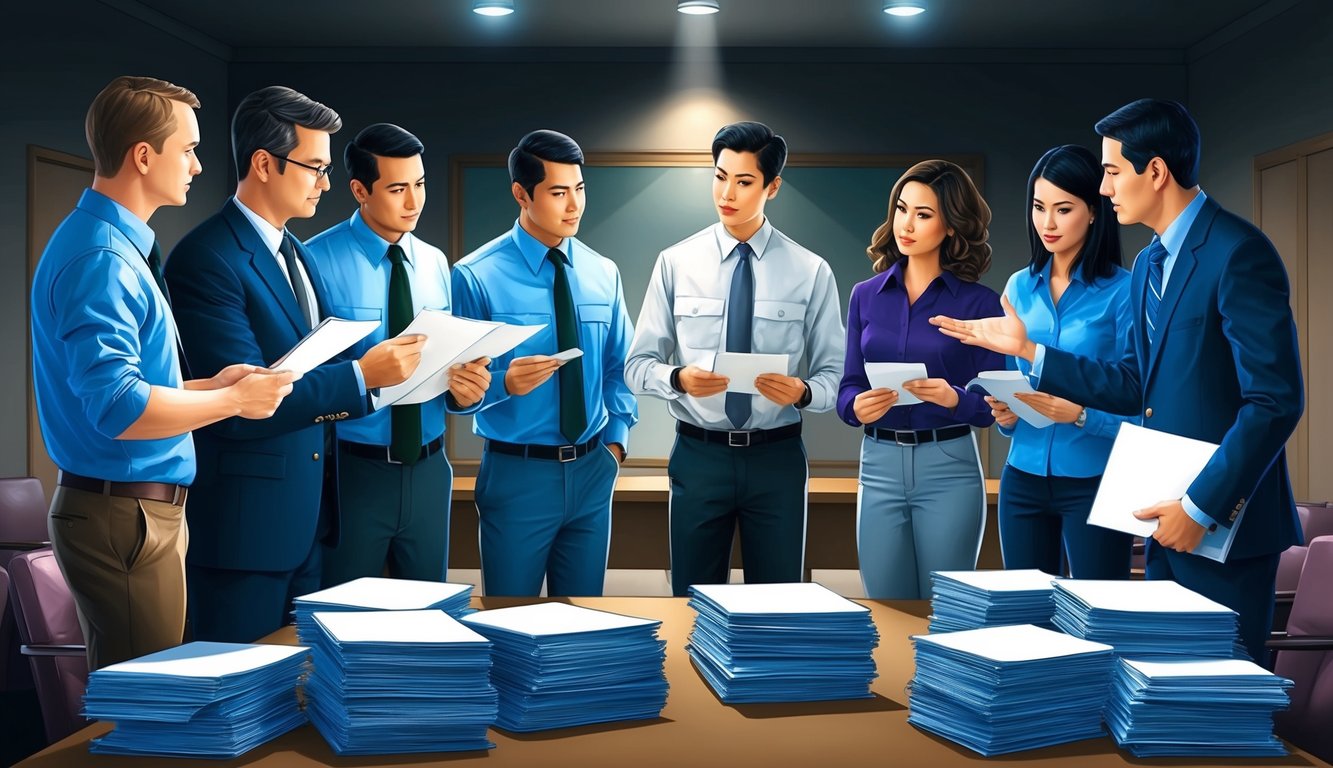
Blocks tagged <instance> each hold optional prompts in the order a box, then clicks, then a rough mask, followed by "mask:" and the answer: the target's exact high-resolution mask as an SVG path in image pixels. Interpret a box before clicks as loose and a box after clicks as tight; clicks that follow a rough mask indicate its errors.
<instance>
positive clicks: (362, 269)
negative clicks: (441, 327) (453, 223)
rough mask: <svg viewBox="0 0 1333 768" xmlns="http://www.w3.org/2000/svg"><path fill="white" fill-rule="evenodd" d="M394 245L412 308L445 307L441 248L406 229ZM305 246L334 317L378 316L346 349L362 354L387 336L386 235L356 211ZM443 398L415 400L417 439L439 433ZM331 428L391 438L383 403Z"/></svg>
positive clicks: (380, 440)
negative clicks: (403, 268) (398, 251)
mask: <svg viewBox="0 0 1333 768" xmlns="http://www.w3.org/2000/svg"><path fill="white" fill-rule="evenodd" d="M398 245H400V246H402V249H403V253H404V254H406V256H407V258H406V260H405V264H406V265H407V274H408V279H409V280H410V281H411V283H412V305H413V311H414V313H415V312H420V311H421V310H422V309H425V308H427V307H429V308H431V309H441V310H444V311H446V312H449V311H451V310H452V306H451V302H450V293H451V290H450V285H449V279H450V277H449V260H448V259H446V258H445V256H444V252H443V251H441V250H440V249H439V248H436V247H435V246H433V245H430V244H429V243H426V242H423V241H422V240H420V239H418V238H417V237H416V236H415V235H413V234H412V233H411V232H408V233H407V234H405V235H403V236H402V238H401V239H400V240H399V241H398ZM306 249H307V250H308V251H310V256H311V258H312V259H313V260H314V262H315V266H316V267H317V268H318V269H319V273H320V274H321V275H323V276H324V282H325V285H327V286H328V289H329V304H330V306H329V310H330V312H331V313H332V314H333V316H334V317H341V318H343V319H344V320H378V321H380V327H378V328H376V329H375V330H374V331H372V332H371V333H370V335H369V336H367V337H366V338H365V339H363V340H362V341H361V342H359V343H358V344H357V345H356V346H354V347H353V348H352V350H351V354H353V355H355V356H356V357H358V358H359V357H361V356H363V355H364V354H365V353H366V352H368V351H369V350H370V348H371V347H373V346H375V345H376V344H378V343H380V342H381V341H384V340H385V339H386V338H388V336H389V310H388V306H389V276H390V274H391V273H392V272H393V262H391V261H389V258H388V252H389V241H388V240H385V239H384V238H382V237H380V236H379V235H377V234H376V233H375V231H374V230H372V229H371V228H370V227H369V225H367V224H366V222H365V219H363V218H361V213H360V212H359V211H358V212H357V213H354V214H352V217H351V218H350V219H347V220H346V221H343V222H340V223H338V224H335V225H334V226H332V227H330V228H329V229H327V230H325V231H323V232H321V233H319V234H318V235H315V236H314V237H312V238H310V241H309V242H308V243H306ZM445 399H446V398H445V396H444V395H441V396H439V397H437V398H435V399H433V400H430V401H428V402H425V403H422V404H421V438H422V444H423V445H424V444H426V443H429V442H431V441H433V440H435V439H436V438H438V437H440V436H441V435H443V434H444V428H445V422H444V414H445V411H446V410H447V409H446V402H445ZM479 407H480V403H478V404H477V405H475V406H473V407H472V408H468V409H461V410H458V411H455V412H457V413H471V412H472V411H474V410H476V409H477V408H479ZM336 429H337V431H338V437H339V438H340V439H343V440H350V441H352V442H354V443H368V444H370V445H385V446H387V445H389V444H390V442H392V434H393V424H392V419H391V418H390V416H389V411H388V409H384V410H380V411H375V412H373V413H370V414H368V415H366V416H363V417H361V418H359V419H351V420H347V421H340V422H338V424H337V425H336Z"/></svg>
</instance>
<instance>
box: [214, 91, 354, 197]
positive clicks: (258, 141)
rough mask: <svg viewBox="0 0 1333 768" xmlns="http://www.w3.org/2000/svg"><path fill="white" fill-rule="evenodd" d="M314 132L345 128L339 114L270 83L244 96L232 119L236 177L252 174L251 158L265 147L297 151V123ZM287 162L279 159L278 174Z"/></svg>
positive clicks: (276, 151)
mask: <svg viewBox="0 0 1333 768" xmlns="http://www.w3.org/2000/svg"><path fill="white" fill-rule="evenodd" d="M298 125H299V126H301V127H302V128H309V129H310V130H312V131H327V132H329V133H337V132H338V130H339V129H340V128H342V127H343V121H342V118H340V117H338V113H337V112H334V111H333V110H331V109H329V108H328V107H326V106H324V105H323V104H320V103H319V102H318V101H315V100H314V99H311V98H310V97H309V96H306V95H305V94H302V93H298V92H296V91H293V90H292V89H291V88H284V87H283V86H281V85H270V86H268V87H267V88H260V89H259V90H257V91H255V92H254V93H251V94H250V95H248V96H246V97H245V98H244V99H241V103H240V104H239V105H237V107H236V114H235V115H232V118H231V148H232V153H233V157H234V159H235V161H236V179H237V180H238V181H239V180H241V179H244V178H245V177H246V175H247V174H249V173H250V158H252V157H254V154H255V153H256V152H258V151H259V150H261V149H263V150H266V151H268V152H269V153H271V154H273V155H281V156H282V157H286V156H287V155H289V154H291V153H292V152H295V151H296V145H297V143H298V142H297V140H296V126H298ZM286 170H287V162H286V161H285V160H281V159H279V160H278V173H285V172H286Z"/></svg>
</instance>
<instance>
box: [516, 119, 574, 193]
mask: <svg viewBox="0 0 1333 768" xmlns="http://www.w3.org/2000/svg"><path fill="white" fill-rule="evenodd" d="M543 161H545V162H548V163H561V164H562V165H583V150H582V149H579V145H578V144H577V143H576V142H575V141H574V140H573V139H571V138H569V137H568V136H566V135H565V134H563V133H558V132H556V131H533V132H532V133H529V134H528V135H527V136H524V137H523V138H521V139H519V141H518V146H516V147H514V149H513V150H512V151H511V152H510V153H509V180H510V181H512V182H516V183H518V185H519V186H521V187H523V189H524V190H526V191H527V193H528V197H532V193H533V190H535V189H536V188H537V185H538V184H540V183H542V182H543V181H545V180H546V166H545V165H543V164H542V162H543Z"/></svg>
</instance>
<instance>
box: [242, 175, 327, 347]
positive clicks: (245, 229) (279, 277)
mask: <svg viewBox="0 0 1333 768" xmlns="http://www.w3.org/2000/svg"><path fill="white" fill-rule="evenodd" d="M223 215H224V217H225V218H226V220H227V223H228V224H229V225H230V226H231V230H232V234H234V235H235V236H236V242H237V244H239V245H240V247H241V249H242V250H244V251H246V252H248V253H249V254H250V267H251V269H253V270H254V271H255V272H256V273H258V274H259V278H260V279H261V280H263V282H264V285H265V286H267V287H268V290H269V292H270V293H271V294H272V295H273V300H274V301H275V302H277V304H278V306H279V307H282V312H283V314H285V315H286V316H287V319H288V320H289V321H290V322H291V324H292V327H293V328H294V329H295V330H296V333H297V335H298V336H304V335H305V334H306V333H309V331H310V324H309V323H307V322H306V319H305V318H303V317H301V308H300V307H299V306H297V304H296V294H295V293H293V292H292V284H291V283H290V282H288V281H287V278H286V276H284V275H283V274H282V270H281V269H279V268H278V261H277V258H276V257H275V256H274V255H273V254H271V253H269V252H268V246H267V245H265V244H264V239H263V238H261V237H260V236H259V233H258V232H256V231H255V227H254V225H253V224H251V223H250V220H249V219H247V218H245V214H243V213H241V209H240V208H237V207H236V204H235V203H231V202H229V203H228V204H227V205H226V206H225V207H224V208H223Z"/></svg>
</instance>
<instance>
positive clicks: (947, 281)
mask: <svg viewBox="0 0 1333 768" xmlns="http://www.w3.org/2000/svg"><path fill="white" fill-rule="evenodd" d="M904 263H905V260H904V261H895V262H894V263H893V266H891V267H889V268H888V269H886V270H884V274H883V276H882V279H883V282H881V283H880V284H879V293H883V292H884V291H886V290H887V289H888V288H889V287H890V286H893V287H895V288H897V287H902V286H903V270H902V265H903V264H904ZM940 281H942V282H943V283H944V287H945V288H947V289H949V295H951V296H957V295H958V286H959V285H960V284H961V283H962V281H961V280H959V279H958V278H957V276H955V275H954V273H952V272H950V271H949V270H947V269H946V270H944V271H943V272H941V273H940V276H939V277H937V278H935V279H934V280H932V281H931V285H934V284H935V283H936V282H940ZM926 287H927V289H929V287H930V286H926Z"/></svg>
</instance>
